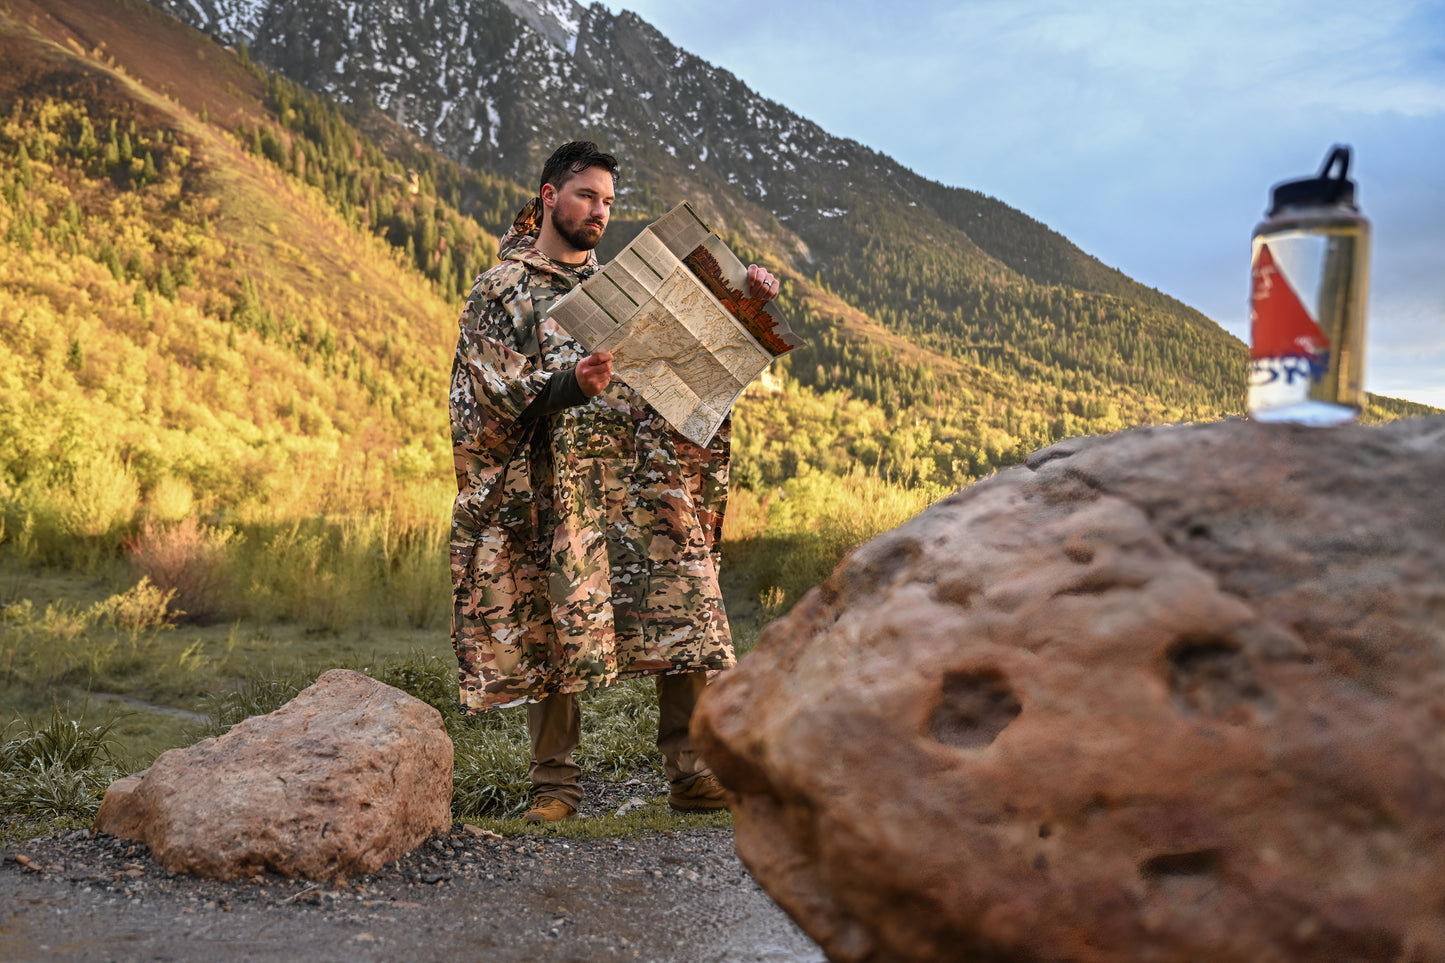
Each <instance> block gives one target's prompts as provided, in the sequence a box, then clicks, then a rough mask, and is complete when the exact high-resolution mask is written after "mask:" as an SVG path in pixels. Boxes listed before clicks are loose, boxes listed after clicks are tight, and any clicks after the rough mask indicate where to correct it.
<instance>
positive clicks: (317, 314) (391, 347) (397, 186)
mask: <svg viewBox="0 0 1445 963" xmlns="http://www.w3.org/2000/svg"><path fill="white" fill-rule="evenodd" d="M7 11H8V12H6V13H3V14H0V28H3V29H0V56H3V59H4V62H5V64H6V66H7V69H6V71H4V72H3V74H0V105H3V109H4V120H3V126H0V156H3V157H4V158H6V164H5V166H4V168H3V171H0V238H3V239H4V245H5V251H4V257H3V258H0V317H3V319H4V324H3V325H0V371H3V372H4V373H3V375H0V378H3V379H4V382H3V389H0V433H3V434H4V436H5V437H6V440H7V443H6V445H5V446H4V447H3V448H0V473H3V474H0V486H4V492H3V494H6V495H8V496H9V497H10V498H11V499H17V500H18V501H19V503H22V504H23V503H27V499H28V500H30V501H33V502H34V505H35V506H36V507H37V511H36V512H34V513H32V514H34V515H35V516H36V517H35V519H34V521H35V523H36V524H41V525H43V524H45V516H46V514H47V513H46V512H44V511H39V507H40V506H42V504H44V503H45V501H46V499H45V498H44V497H42V496H43V495H44V493H46V492H49V491H53V490H57V489H60V490H65V489H67V488H70V489H73V490H74V491H75V493H76V494H77V497H80V496H81V495H82V494H83V490H84V489H86V488H87V487H89V488H92V489H93V488H94V486H95V484H96V473H97V472H101V473H102V474H106V473H108V474H109V476H111V478H110V480H111V481H112V482H113V483H114V484H115V485H118V486H120V487H121V488H122V489H124V488H125V487H126V486H127V485H130V486H133V487H134V488H135V490H136V491H137V492H138V493H139V495H140V496H141V497H142V498H147V499H148V498H150V496H151V495H152V494H153V493H154V492H156V491H157V490H172V491H174V490H175V487H176V485H180V486H182V487H184V488H185V489H187V490H189V491H190V492H191V493H192V495H193V496H194V497H195V498H197V499H198V500H200V502H201V505H202V507H203V508H204V510H206V511H211V512H215V511H221V510H225V511H227V512H237V511H239V512H242V513H243V514H245V513H250V514H252V515H257V514H266V513H268V512H278V511H279V512H283V513H284V511H285V510H286V508H287V506H288V505H290V504H293V503H305V504H307V505H309V506H312V508H313V510H316V509H324V508H325V507H326V506H328V505H332V506H337V505H346V504H357V505H364V504H371V505H376V504H377V503H378V502H379V501H380V500H381V499H383V498H385V497H386V495H387V493H389V492H393V491H395V490H396V487H397V484H398V483H404V482H406V481H408V480H420V479H426V480H434V479H438V478H444V477H445V473H446V470H447V466H448V465H449V461H450V451H449V447H450V446H449V442H448V439H447V437H446V432H445V420H446V415H445V410H444V409H445V384H446V378H447V373H448V369H449V364H450V353H451V348H452V345H453V343H454V337H455V336H454V333H453V332H454V327H453V326H454V324H455V313H456V307H455V303H456V291H457V289H458V287H459V284H458V283H457V282H455V281H450V282H449V281H448V278H450V277H452V276H454V275H455V274H456V273H457V272H456V271H455V270H452V271H451V272H450V274H447V273H446V272H440V271H434V272H432V273H434V274H439V275H443V277H442V280H441V281H438V280H431V279H428V278H427V277H426V276H424V274H423V273H422V272H421V271H419V270H417V269H416V267H415V265H414V264H408V263H406V257H405V255H404V254H403V251H404V250H405V245H402V247H401V248H400V249H399V248H398V247H397V246H394V244H393V243H388V241H395V240H396V238H394V237H391V236H390V234H389V232H391V230H392V228H393V227H394V226H395V224H394V223H393V222H396V223H401V222H408V221H409V220H417V219H426V220H427V221H428V222H429V223H430V224H431V225H432V226H433V228H434V227H435V225H437V224H438V223H440V224H441V225H442V226H443V229H444V230H448V229H452V228H453V226H454V227H455V229H454V230H452V235H454V236H455V243H454V245H453V247H452V249H451V250H452V252H459V253H457V257H458V259H459V260H460V261H461V262H462V269H463V271H464V272H465V273H474V271H475V269H476V268H477V267H478V266H479V265H480V264H482V263H490V261H491V259H492V258H493V257H494V255H495V240H494V239H493V238H492V237H491V236H490V234H489V233H487V232H482V231H480V230H479V229H478V228H477V227H476V225H475V223H473V222H472V221H471V220H470V219H465V218H460V217H459V215H458V214H457V213H456V212H455V210H454V209H452V208H450V207H449V206H448V205H447V204H446V203H445V202H443V201H438V200H437V199H436V198H435V197H434V196H429V195H428V194H427V193H426V192H424V191H422V192H419V193H417V194H412V193H410V191H409V187H408V178H407V176H406V169H405V168H404V167H403V166H402V164H401V163H399V162H398V161H395V160H391V159H389V158H385V157H384V156H383V155H382V154H381V152H380V151H379V150H378V149H377V148H375V147H374V146H371V145H369V144H366V143H364V142H363V141H362V140H361V139H359V138H358V137H356V135H355V134H354V133H351V132H349V131H346V130H343V129H342V128H340V127H337V128H336V129H335V131H334V132H333V133H335V134H336V136H337V137H338V138H339V141H338V142H337V144H336V145H335V149H336V150H337V151H338V153H344V154H347V155H348V156H349V157H350V158H351V159H352V170H351V172H350V179H349V183H350V184H351V185H353V186H355V187H356V188H357V189H358V190H359V191H360V192H361V193H362V194H363V195H364V196H365V197H366V198H367V203H368V204H369V205H370V207H369V209H367V208H363V209H362V210H358V209H357V208H355V207H348V206H346V205H345V204H341V203H338V202H337V201H335V200H332V199H330V198H328V196H327V186H328V185H327V183H326V181H325V179H324V178H322V179H321V186H319V187H318V186H316V185H315V183H314V182H313V180H308V178H306V177H305V176H304V174H299V173H298V172H299V171H300V170H301V169H302V168H303V167H304V165H305V157H306V150H307V149H310V148H311V147H312V146H316V144H317V142H316V141H310V140H308V139H306V138H304V137H302V136H287V134H286V133H285V132H284V131H281V130H280V129H279V128H275V127H273V126H271V125H273V124H274V121H275V115H274V114H273V112H272V110H271V109H270V108H268V106H267V99H268V85H267V84H266V83H265V82H264V81H263V80H262V79H261V78H260V77H258V76H257V73H256V72H254V71H253V70H250V69H248V68H247V67H246V66H245V65H244V64H243V63H242V62H240V61H239V60H238V59H237V58H236V57H235V56H234V55H232V54H231V53H228V52H227V51H224V50H222V49H221V48H219V47H217V46H216V45H215V44H214V43H212V42H211V41H209V40H207V39H206V38H205V37H203V36H202V35H200V34H197V33H195V32H194V31H191V30H188V29H186V28H183V27H181V26H180V25H179V24H176V23H175V22H174V21H172V20H170V19H169V18H167V17H165V16H164V15H162V14H159V13H157V12H156V11H154V10H152V9H151V8H149V7H147V6H145V5H143V4H139V3H65V2H58V3H45V4H32V3H25V2H19V3H11V4H9V6H8V8H7ZM175 91H184V95H183V96H177V95H175V93H174V92H175ZM292 114H293V116H296V117H299V116H301V115H300V114H299V113H297V112H296V111H292ZM317 116H320V115H319V114H318V115H317ZM247 129H250V130H252V131H255V130H257V129H263V130H265V131H266V134H265V136H259V135H258V136H253V137H252V138H251V139H249V140H248V139H247V138H245V137H243V136H239V135H238V132H239V131H244V130H247ZM273 131H275V133H274V135H273V133H272V132H273ZM303 148H304V149H303ZM292 149H295V150H296V151H297V153H296V154H295V156H294V158H293V156H292V155H291V154H290V150H292ZM281 155H284V159H285V160H286V161H288V163H287V164H281V165H278V164H277V163H276V162H275V161H276V160H277V159H282V158H281ZM288 168H289V170H288ZM383 208H385V209H387V210H388V212H389V214H388V217H387V218H381V217H380V216H379V213H378V212H379V211H380V210H381V209H383ZM368 211H369V212H368ZM397 212H402V216H399V217H398V216H395V215H396V214H397ZM407 240H408V241H410V240H411V239H410V237H408V239H407ZM414 246H415V245H413V247H414ZM428 256H430V255H428ZM13 507H14V506H13V505H12V508H13ZM81 510H88V511H92V512H97V513H99V514H101V515H103V514H104V510H103V508H102V507H98V506H91V507H90V508H89V509H85V508H84V507H83V506H82V507H78V508H77V511H81ZM52 521H54V520H53V519H52ZM57 524H58V522H57ZM106 525H107V523H106V521H105V520H104V519H101V518H97V520H96V521H95V523H94V525H93V526H92V527H93V528H95V529H96V530H97V531H103V530H104V529H105V528H106Z"/></svg>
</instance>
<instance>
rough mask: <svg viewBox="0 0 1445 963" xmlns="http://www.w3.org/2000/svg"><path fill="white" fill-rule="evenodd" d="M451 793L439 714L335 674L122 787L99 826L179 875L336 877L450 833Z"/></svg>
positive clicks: (368, 682)
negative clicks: (433, 836)
mask: <svg viewBox="0 0 1445 963" xmlns="http://www.w3.org/2000/svg"><path fill="white" fill-rule="evenodd" d="M451 798H452V743H451V739H449V738H448V737H447V733H446V729H445V727H444V726H443V725H442V718H441V713H439V712H437V710H436V709H433V708H432V707H431V706H429V705H427V704H426V703H425V702H422V701H421V700H419V699H416V698H413V697H412V696H410V695H407V694H406V693H405V692H402V691H401V690H400V689H396V688H393V687H391V686H389V685H383V684H382V683H380V682H377V681H375V680H374V679H371V678H368V677H367V676H364V675H362V674H361V673H359V672H351V671H348V670H345V669H333V670H331V671H330V672H327V673H326V674H325V675H323V676H321V678H319V679H317V680H316V683H315V684H314V685H312V686H311V687H310V688H308V689H306V690H304V691H303V692H301V693H299V694H298V695H297V696H296V698H295V699H293V700H291V701H290V702H288V703H287V704H286V705H284V706H282V707H281V708H280V709H277V710H276V711H275V712H272V713H271V714H269V715H264V716H254V717H252V718H250V719H247V720H245V721H244V722H241V723H239V724H237V725H236V726H234V727H233V728H232V729H231V730H230V731H229V732H227V733H226V734H225V735H223V736H221V737H219V738H216V739H206V740H204V741H202V742H199V743H197V744H196V745H194V746H191V747H189V748H186V749H172V750H170V751H169V752H166V753H163V754H162V755H161V756H160V758H159V759H157V760H156V761H155V764H154V765H152V766H151V767H150V768H149V769H147V770H146V771H144V772H142V773H138V774H137V775H134V776H130V777H128V778H126V779H122V780H119V781H118V782H116V783H114V784H113V785H112V786H111V787H110V789H109V790H108V791H107V792H106V794H105V800H104V801H103V802H102V803H101V807H100V812H99V814H98V815H97V816H96V820H95V828H96V831H98V832H102V833H109V834H111V835H114V836H121V837H124V838H126V839H135V840H139V841H141V842H143V843H145V844H146V845H147V846H149V847H150V851H151V854H152V855H153V856H154V857H155V858H156V860H157V861H158V862H159V863H160V864H161V865H162V866H164V867H165V868H166V869H168V870H171V871H173V872H179V873H196V874H199V875H201V876H210V877H214V878H216V879H235V878H237V877H241V876H251V875H254V874H256V873H259V872H261V871H263V870H273V871H275V872H278V873H283V874H285V875H287V876H297V877H302V878H305V879H316V880H324V879H337V878H340V877H345V876H352V875H358V874H361V873H369V872H373V871H374V870H377V869H380V868H381V867H382V866H383V865H385V864H386V863H388V862H390V861H391V860H394V859H396V858H397V857H399V856H401V855H403V854H405V853H406V852H408V851H410V850H411V849H413V848H414V847H415V846H416V845H417V844H418V843H420V842H421V841H422V840H424V839H426V838H427V837H428V836H430V835H431V834H432V833H433V832H435V831H437V830H439V829H445V828H447V827H449V826H450V825H451V821H452V819H451Z"/></svg>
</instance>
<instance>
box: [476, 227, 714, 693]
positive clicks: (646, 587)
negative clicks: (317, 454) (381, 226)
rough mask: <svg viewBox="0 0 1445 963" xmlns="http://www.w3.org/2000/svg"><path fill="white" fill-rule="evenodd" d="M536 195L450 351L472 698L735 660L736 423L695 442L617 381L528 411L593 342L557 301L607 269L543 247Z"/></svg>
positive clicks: (562, 688)
mask: <svg viewBox="0 0 1445 963" xmlns="http://www.w3.org/2000/svg"><path fill="white" fill-rule="evenodd" d="M537 211H538V207H537V202H536V201H533V202H532V204H529V205H528V206H527V207H526V208H524V209H523V211H522V213H521V214H519V215H518V216H517V221H516V223H515V224H514V225H513V227H512V230H510V231H508V232H507V235H506V237H504V238H503V239H502V247H501V250H500V251H499V256H500V258H501V261H502V263H501V264H499V265H498V266H497V267H495V268H492V269H491V270H490V271H487V272H486V273H484V274H482V275H481V277H479V278H478V279H477V283H476V285H475V286H474V287H473V288H472V293H471V295H470V296H469V297H468V298H467V303H466V307H465V308H464V309H463V310H462V316H461V321H460V325H461V334H460V337H459V339H458V341H457V353H456V359H455V362H454V363H453V367H452V381H451V420H452V444H453V450H454V452H455V456H456V472H457V488H458V490H459V491H458V495H457V500H456V504H455V507H454V509H453V512H452V541H451V559H452V589H453V613H452V644H453V645H454V647H455V648H456V653H457V661H458V662H459V664H460V682H461V701H462V705H463V707H464V708H465V709H467V711H469V712H482V711H485V710H488V709H494V708H499V707H501V706H506V705H512V704H514V703H517V702H521V701H534V700H536V699H539V698H542V697H543V696H546V695H548V694H550V693H553V692H578V691H581V690H583V689H590V688H596V687H599V686H604V685H608V684H610V683H612V682H614V681H616V680H617V679H619V678H626V677H629V676H637V675H649V674H658V673H668V672H687V671H696V670H703V669H720V668H726V667H728V666H731V665H732V664H733V661H734V659H733V649H732V639H731V636H730V635H729V632H728V624H727V618H726V615H725V614H724V612H723V604H722V593H721V591H720V590H719V587H718V553H719V547H720V546H719V541H720V538H721V532H722V517H723V509H724V506H725V504H726V501H727V472H728V438H729V435H730V425H729V424H728V423H726V422H725V423H724V425H723V427H722V429H721V430H720V431H719V432H718V434H717V437H715V438H714V439H713V441H712V444H711V445H710V446H709V447H707V448H701V447H698V446H697V445H694V444H692V443H691V442H689V441H688V440H687V439H686V438H683V437H682V436H681V435H679V434H677V433H676V432H674V431H673V430H672V429H671V428H670V427H669V426H668V424H667V423H666V422H665V421H664V420H663V418H662V416H661V415H659V414H657V412H655V411H653V410H652V408H650V407H648V406H647V404H646V403H645V402H643V400H642V399H641V398H640V397H639V396H638V395H637V394H636V392H634V391H632V390H631V389H630V388H628V387H627V386H626V385H623V384H622V383H621V382H618V381H616V380H614V381H613V382H612V384H611V385H610V386H608V388H607V389H606V390H604V391H603V392H602V393H601V394H599V395H597V396H596V397H595V398H591V399H589V400H588V402H587V403H586V404H583V405H579V406H576V407H571V408H565V409H563V410H561V411H559V412H555V413H553V414H550V415H544V416H543V417H541V418H536V419H533V420H530V421H527V422H519V420H518V416H519V415H520V414H521V413H522V412H523V410H524V409H525V408H526V407H527V405H528V404H529V403H530V402H531V401H532V400H533V399H534V398H536V397H537V395H538V393H539V392H540V391H541V390H542V389H543V387H544V386H545V385H546V383H547V379H548V378H549V377H551V373H552V372H556V371H565V370H566V369H568V368H571V367H573V366H574V365H576V363H577V362H578V361H580V360H581V359H582V357H583V356H584V355H585V352H584V351H583V349H582V347H581V345H579V344H578V343H577V342H576V341H574V340H572V338H570V337H568V335H567V334H566V332H564V331H562V330H561V329H560V328H559V327H558V326H557V323H556V322H555V321H550V320H547V313H548V311H549V309H550V308H551V306H552V304H553V302H555V301H556V300H557V298H559V297H560V296H561V295H563V294H565V293H566V292H567V291H568V290H570V289H571V288H572V287H573V286H575V285H576V284H577V283H579V282H580V281H581V280H582V279H584V278H586V277H587V276H589V275H590V274H592V273H593V272H594V271H596V270H597V263H596V259H595V257H589V259H588V262H587V264H586V265H584V266H582V267H580V268H575V269H574V268H572V267H569V266H567V265H563V264H559V263H558V262H555V261H552V260H551V259H549V258H547V257H546V256H544V255H543V254H542V253H541V252H539V251H538V250H537V249H536V247H535V246H534V243H535V234H536V226H537V221H536V217H537Z"/></svg>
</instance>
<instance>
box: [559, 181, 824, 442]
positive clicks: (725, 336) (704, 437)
mask: <svg viewBox="0 0 1445 963" xmlns="http://www.w3.org/2000/svg"><path fill="white" fill-rule="evenodd" d="M774 310H775V309H774V307H773V305H772V302H770V301H765V300H761V299H759V298H754V297H749V296H748V272H747V268H746V267H744V266H743V263H742V262H741V261H739V260H738V259H737V257H736V256H735V255H734V254H733V252H732V251H730V250H728V247H727V245H726V244H724V243H723V241H722V238H720V237H718V236H717V235H716V234H714V233H713V232H712V231H711V230H710V229H709V228H708V226H707V225H706V224H704V223H703V222H702V219H701V218H699V217H698V216H697V212H695V211H694V210H693V209H692V207H691V205H689V204H687V203H686V202H684V203H682V204H679V205H678V206H677V207H675V208H673V209H672V210H671V211H669V212H668V213H667V214H665V215H663V216H662V217H661V218H659V219H658V220H656V221H654V222H653V223H652V224H650V225H648V226H647V228H645V229H644V230H643V232H642V233H641V234H639V235H638V236H637V237H636V238H635V239H634V240H633V241H632V243H631V244H628V245H627V247H625V248H623V249H622V252H621V253H620V254H618V255H617V257H616V258H614V259H613V260H612V261H611V262H610V263H608V265H607V266H606V267H604V268H602V269H601V270H600V271H598V272H597V273H596V274H594V275H592V277H590V278H588V279H587V280H586V281H583V282H582V283H581V284H580V285H578V286H577V287H576V288H573V289H572V291H570V292H568V294H567V295H566V296H565V297H563V298H562V299H561V300H559V301H558V302H557V303H556V304H555V305H554V306H553V307H552V311H551V313H550V314H549V315H548V317H550V318H552V319H554V320H556V322H557V323H558V324H559V325H561V326H562V329H563V330H564V331H566V332H567V333H568V334H570V335H571V336H572V337H574V338H576V339H577V340H578V341H579V342H581V343H582V346H583V347H584V348H586V349H587V350H588V351H591V352H596V351H611V352H612V370H613V373H614V375H615V376H616V377H617V378H618V379H619V380H621V381H623V382H625V383H626V384H627V385H628V386H629V387H631V388H632V389H633V390H634V391H636V392H637V393H638V394H640V395H642V397H643V398H644V399H645V400H646V401H647V403H648V404H650V405H652V407H653V408H655V409H657V411H658V413H659V414H661V415H662V416H663V417H664V418H666V419H667V421H668V423H669V424H671V425H672V426H673V427H674V428H676V429H677V430H678V431H680V432H681V433H682V434H683V435H684V436H686V437H687V438H688V439H690V440H691V441H693V442H695V443H697V444H699V445H706V444H707V443H708V442H709V441H711V440H712V437H713V435H715V434H716V433H717V430H718V426H719V425H721V424H722V422H723V419H724V418H726V417H727V413H728V411H729V410H731V409H732V406H733V402H734V401H736V400H737V397H738V395H740V394H742V393H743V389H744V388H746V387H747V386H748V385H749V384H751V383H752V380H753V379H754V378H756V377H757V376H758V375H759V374H761V373H762V371H763V369H764V368H766V367H767V366H768V365H769V364H771V363H772V361H773V359H774V358H776V357H777V356H778V355H780V354H782V353H783V352H785V351H791V350H792V349H793V348H796V347H797V346H798V345H800V344H802V343H803V342H802V340H801V339H800V338H798V337H797V335H795V334H793V332H792V330H791V329H790V328H789V327H788V326H787V324H785V323H784V322H783V320H782V319H781V318H780V317H778V315H777V314H775V313H774Z"/></svg>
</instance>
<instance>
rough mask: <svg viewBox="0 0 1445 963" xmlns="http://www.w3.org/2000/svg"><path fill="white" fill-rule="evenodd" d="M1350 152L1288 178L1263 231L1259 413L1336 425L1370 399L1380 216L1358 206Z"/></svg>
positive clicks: (1255, 342)
mask: <svg viewBox="0 0 1445 963" xmlns="http://www.w3.org/2000/svg"><path fill="white" fill-rule="evenodd" d="M1349 171H1350V148H1349V147H1346V146H1340V145H1337V146H1335V147H1333V148H1331V150H1330V152H1329V155H1328V156H1327V157H1326V158H1325V163H1324V166H1323V167H1322V168H1321V169H1320V172H1319V174H1318V175H1317V176H1315V177H1306V178H1302V179H1299V180H1291V181H1282V182H1280V183H1278V184H1276V185H1274V187H1273V188H1271V190H1270V203H1269V211H1268V212H1267V213H1266V214H1265V220H1264V221H1263V222H1262V223H1261V224H1260V225H1259V226H1258V227H1256V228H1255V229H1254V254H1253V259H1252V265H1253V266H1252V270H1251V274H1252V276H1253V288H1252V291H1251V297H1250V312H1249V317H1250V349H1249V416H1250V417H1251V418H1253V419H1254V420H1256V421H1291V422H1298V423H1301V424H1308V425H1336V424H1341V423H1343V422H1347V421H1351V420H1353V419H1354V418H1356V417H1357V416H1358V415H1359V413H1360V409H1361V408H1362V406H1363V405H1364V401H1365V391H1364V380H1363V373H1364V362H1365V358H1364V347H1365V297H1366V294H1367V293H1368V289H1369V260H1370V222H1369V221H1368V220H1366V219H1365V217H1364V215H1362V214H1361V213H1360V211H1359V208H1358V207H1356V206H1355V182H1354V181H1352V180H1350V179H1349V176H1348V175H1349Z"/></svg>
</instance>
